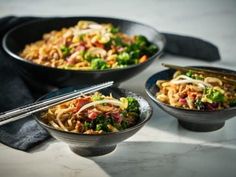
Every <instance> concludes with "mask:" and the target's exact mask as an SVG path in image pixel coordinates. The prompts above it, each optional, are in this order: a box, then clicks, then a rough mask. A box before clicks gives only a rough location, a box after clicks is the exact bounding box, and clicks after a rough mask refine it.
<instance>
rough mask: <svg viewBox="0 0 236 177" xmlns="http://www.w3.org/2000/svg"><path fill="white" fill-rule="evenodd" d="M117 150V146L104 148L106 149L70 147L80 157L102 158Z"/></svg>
mask: <svg viewBox="0 0 236 177" xmlns="http://www.w3.org/2000/svg"><path fill="white" fill-rule="evenodd" d="M115 148H116V145H115V146H104V147H78V146H70V149H71V150H72V151H73V152H74V153H76V154H78V155H80V156H85V157H89V156H100V155H105V154H108V153H110V152H112V151H114V150H115Z"/></svg>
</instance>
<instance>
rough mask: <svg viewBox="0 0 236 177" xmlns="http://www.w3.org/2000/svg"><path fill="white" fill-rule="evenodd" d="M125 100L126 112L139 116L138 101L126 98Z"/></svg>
mask: <svg viewBox="0 0 236 177" xmlns="http://www.w3.org/2000/svg"><path fill="white" fill-rule="evenodd" d="M127 100H128V107H127V111H128V112H134V113H137V114H139V113H140V110H139V107H140V105H139V103H138V101H137V100H136V99H134V98H132V97H127Z"/></svg>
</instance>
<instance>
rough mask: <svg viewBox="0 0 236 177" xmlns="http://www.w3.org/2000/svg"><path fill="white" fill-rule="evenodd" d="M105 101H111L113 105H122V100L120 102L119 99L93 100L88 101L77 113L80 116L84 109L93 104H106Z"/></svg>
mask: <svg viewBox="0 0 236 177" xmlns="http://www.w3.org/2000/svg"><path fill="white" fill-rule="evenodd" d="M104 103H111V104H113V105H116V106H121V105H122V102H120V101H119V100H115V99H114V100H100V101H93V102H91V103H88V104H86V105H84V106H82V107H81V108H80V110H79V111H78V112H77V113H76V115H77V116H78V115H79V114H80V113H81V112H82V111H84V110H85V109H88V108H89V107H92V106H96V105H97V104H104Z"/></svg>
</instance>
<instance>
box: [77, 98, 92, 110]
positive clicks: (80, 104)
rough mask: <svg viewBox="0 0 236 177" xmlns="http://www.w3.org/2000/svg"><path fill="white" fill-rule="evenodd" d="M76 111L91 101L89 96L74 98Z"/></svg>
mask: <svg viewBox="0 0 236 177" xmlns="http://www.w3.org/2000/svg"><path fill="white" fill-rule="evenodd" d="M76 101H77V103H76V112H77V111H79V110H80V108H81V107H83V106H84V105H86V104H88V103H89V102H91V99H90V98H80V99H77V100H76Z"/></svg>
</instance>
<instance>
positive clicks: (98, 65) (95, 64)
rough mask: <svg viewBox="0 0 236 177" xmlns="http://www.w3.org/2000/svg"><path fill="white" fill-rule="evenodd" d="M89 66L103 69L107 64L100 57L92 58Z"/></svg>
mask: <svg viewBox="0 0 236 177" xmlns="http://www.w3.org/2000/svg"><path fill="white" fill-rule="evenodd" d="M91 67H92V69H100V70H104V69H107V68H109V67H108V66H107V63H106V62H105V61H104V60H103V59H101V58H95V59H92V61H91Z"/></svg>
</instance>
